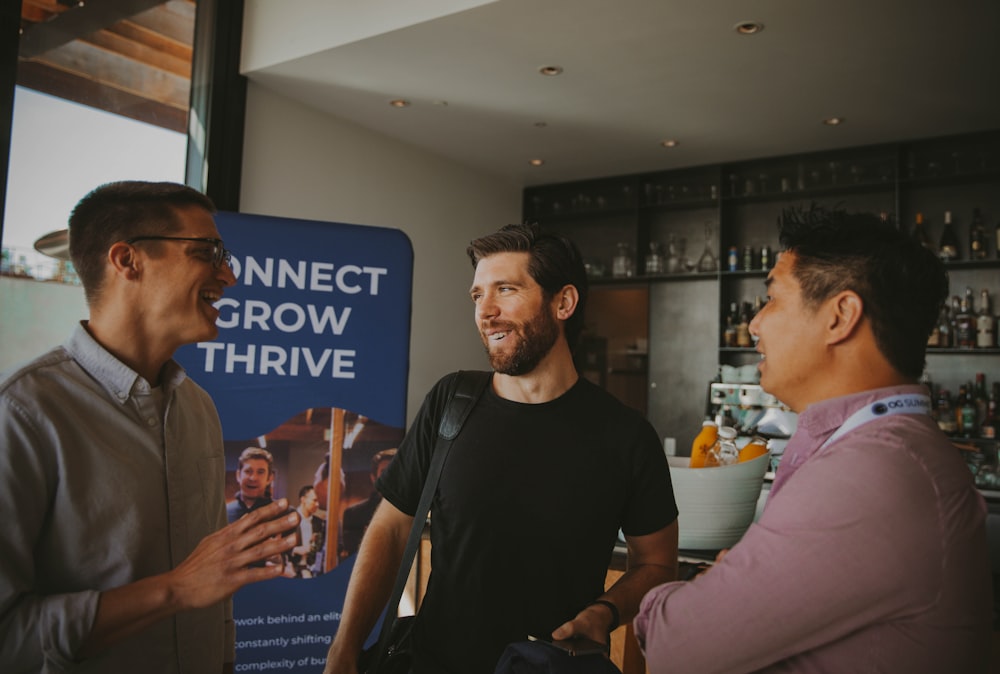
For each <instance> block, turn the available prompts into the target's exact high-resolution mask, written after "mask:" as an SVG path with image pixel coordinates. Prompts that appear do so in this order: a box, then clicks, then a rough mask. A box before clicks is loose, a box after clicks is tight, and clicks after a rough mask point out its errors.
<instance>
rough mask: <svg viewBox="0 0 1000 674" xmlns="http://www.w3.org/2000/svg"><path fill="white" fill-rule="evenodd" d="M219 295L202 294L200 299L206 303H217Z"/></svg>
mask: <svg viewBox="0 0 1000 674" xmlns="http://www.w3.org/2000/svg"><path fill="white" fill-rule="evenodd" d="M220 297H221V295H218V294H216V293H202V294H201V298H202V299H203V300H205V301H206V302H218V301H219V298H220Z"/></svg>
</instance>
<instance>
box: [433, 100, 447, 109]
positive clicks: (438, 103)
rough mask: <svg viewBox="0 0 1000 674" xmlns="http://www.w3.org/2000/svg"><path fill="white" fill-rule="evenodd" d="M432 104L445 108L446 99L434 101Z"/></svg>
mask: <svg viewBox="0 0 1000 674" xmlns="http://www.w3.org/2000/svg"><path fill="white" fill-rule="evenodd" d="M434 105H436V106H438V107H439V108H447V107H448V101H434Z"/></svg>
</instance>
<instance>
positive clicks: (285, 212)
mask: <svg viewBox="0 0 1000 674" xmlns="http://www.w3.org/2000/svg"><path fill="white" fill-rule="evenodd" d="M243 152H244V154H243V183H242V196H241V200H240V210H241V211H243V212H245V213H257V214H262V215H276V216H284V217H293V218H305V219H310V220H329V221H334V222H346V223H354V224H362V225H374V226H380V227H393V228H396V229H400V230H402V231H403V232H405V233H406V235H407V236H409V238H410V241H411V242H412V244H413V252H414V272H413V314H412V321H411V324H412V328H411V335H410V373H409V386H408V396H407V401H408V402H407V423H409V421H412V419H413V416H414V415H415V414H416V412H417V409H418V408H419V407H420V403H421V402H422V401H423V398H424V395H425V394H426V393H427V391H428V390H429V389H430V387H431V385H433V383H434V382H435V381H437V379H439V378H440V377H441V376H442V375H443V374H445V373H447V372H450V371H452V370H456V369H459V368H465V369H469V368H479V369H486V368H487V367H488V364H487V362H486V358H485V355H484V353H483V348H482V344H481V343H480V341H479V337H478V335H477V333H476V331H475V325H474V321H473V313H472V302H471V301H470V300H469V295H468V288H469V285H470V283H471V281H472V266H471V264H470V263H469V260H468V258H467V257H466V255H465V248H466V246H467V245H468V243H469V241H471V240H472V239H474V238H476V237H477V236H481V235H483V234H487V233H489V232H492V231H495V230H496V229H498V228H499V227H500V226H502V225H505V224H507V223H511V222H518V221H519V220H520V217H521V216H520V201H521V188H520V186H519V185H513V184H508V183H504V182H502V181H501V180H499V179H497V178H495V177H492V176H487V175H484V174H481V173H476V172H475V171H473V170H471V169H469V168H467V167H464V166H460V165H457V164H455V163H452V162H450V161H447V160H444V159H441V158H439V157H437V156H435V155H431V154H429V153H426V152H424V151H422V150H419V149H416V148H413V147H412V146H408V145H403V144H401V143H399V142H398V141H395V140H393V139H390V138H387V137H385V136H382V135H379V134H375V133H373V132H371V131H368V130H366V129H364V128H362V127H359V126H356V125H354V124H351V123H348V122H345V121H343V120H338V119H335V118H333V117H330V116H328V115H326V114H324V113H320V112H318V111H316V110H313V109H311V108H307V107H305V106H303V105H302V104H300V103H297V102H295V101H292V100H290V99H287V98H284V97H282V96H280V95H278V94H275V93H273V92H271V91H269V90H267V89H265V88H263V87H261V86H259V85H257V84H255V83H254V82H250V85H249V89H248V95H247V116H246V133H245V142H244V151H243Z"/></svg>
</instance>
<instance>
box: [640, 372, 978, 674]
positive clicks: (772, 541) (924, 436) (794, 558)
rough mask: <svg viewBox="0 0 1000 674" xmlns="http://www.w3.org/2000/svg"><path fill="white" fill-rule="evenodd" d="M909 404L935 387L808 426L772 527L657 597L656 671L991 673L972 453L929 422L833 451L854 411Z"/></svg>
mask: <svg viewBox="0 0 1000 674" xmlns="http://www.w3.org/2000/svg"><path fill="white" fill-rule="evenodd" d="M900 393H926V390H925V389H924V388H923V387H920V386H903V387H893V388H888V389H879V390H875V391H867V392H865V393H860V394H856V395H851V396H845V397H842V398H835V399H832V400H827V401H824V402H822V403H818V404H815V405H812V406H810V407H809V408H808V409H806V410H805V411H804V412H803V413H802V414H801V415H800V416H799V420H798V430H797V431H796V434H795V436H794V437H793V438H792V439H791V440H790V441H789V443H788V446H787V447H786V450H785V455H784V457H783V458H782V464H781V467H780V469H779V476H778V480H777V481H776V486H777V487H778V489H775V490H773V491H772V493H771V495H770V497H769V499H768V503H767V506H766V508H765V509H764V512H763V514H762V515H761V518H760V520H759V521H758V522H757V523H755V524H753V525H751V527H750V529H749V530H748V531H747V533H746V534H745V535H744V536H743V539H742V540H741V541H740V542H739V543H738V544H736V545H735V546H733V548H732V549H731V550H730V551H729V552H728V554H727V555H726V556H725V558H724V559H723V560H722V561H721V562H719V563H718V564H716V565H714V566H713V567H712V568H711V569H710V570H709V571H708V572H707V573H705V574H704V575H702V576H700V577H698V578H696V579H695V580H693V581H691V582H678V583H667V584H665V585H661V586H659V587H657V588H654V589H653V590H651V591H650V592H649V593H648V594H647V595H646V597H645V598H644V599H643V601H642V606H641V609H640V612H639V615H638V616H637V617H636V618H635V623H634V626H635V630H636V635H637V636H638V638H639V643H640V644H641V645H642V646H643V650H644V652H645V654H646V659H647V662H648V665H649V670H650V672H652V673H653V674H659V673H661V672H678V673H681V674H695V673H696V674H711V673H712V672H731V673H732V672H757V671H764V672H830V673H835V674H841V673H844V672H852V673H855V672H906V674H921V673H926V674H940V673H942V672H963V674H964V673H967V672H970V673H971V672H985V671H987V666H988V661H989V651H990V639H991V629H992V593H991V571H990V560H989V552H988V548H987V542H986V528H985V517H986V506H985V502H984V501H983V498H982V496H981V495H980V494H979V493H978V492H977V491H976V490H975V487H974V485H973V482H972V478H971V475H970V473H969V470H968V469H967V468H966V466H965V463H964V461H963V460H962V458H961V457H960V456H959V454H958V450H956V449H955V447H954V446H953V445H952V444H951V443H950V442H949V441H948V439H947V438H946V437H945V436H944V435H943V434H942V433H941V432H940V430H939V429H938V428H937V426H936V424H935V423H934V421H933V420H932V419H931V418H930V417H928V416H926V415H910V414H903V415H894V416H890V417H886V418H881V419H877V420H875V421H872V422H870V423H867V424H865V425H863V426H860V427H858V428H856V429H854V430H852V431H851V432H849V433H847V434H845V435H844V436H843V437H841V438H840V439H838V440H836V441H835V442H833V443H831V444H830V445H829V446H827V447H825V448H824V449H823V450H822V451H819V449H820V447H821V446H822V445H823V443H824V442H825V441H826V440H827V438H828V437H830V435H832V434H833V432H834V431H835V430H836V429H837V428H838V427H839V426H840V425H841V424H842V423H843V422H844V420H845V419H847V417H849V416H850V415H851V414H852V413H853V412H854V411H855V410H857V409H859V408H860V407H862V406H864V405H866V404H870V403H872V402H874V401H875V400H877V399H879V398H882V397H885V396H887V395H895V394H900ZM786 461H787V462H788V463H787V464H786Z"/></svg>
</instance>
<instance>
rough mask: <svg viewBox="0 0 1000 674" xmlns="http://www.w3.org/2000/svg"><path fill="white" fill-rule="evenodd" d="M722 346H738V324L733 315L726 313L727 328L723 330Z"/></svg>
mask: <svg viewBox="0 0 1000 674" xmlns="http://www.w3.org/2000/svg"><path fill="white" fill-rule="evenodd" d="M722 346H736V324H735V323H734V322H733V315H732V314H726V328H725V330H723V331H722Z"/></svg>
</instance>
